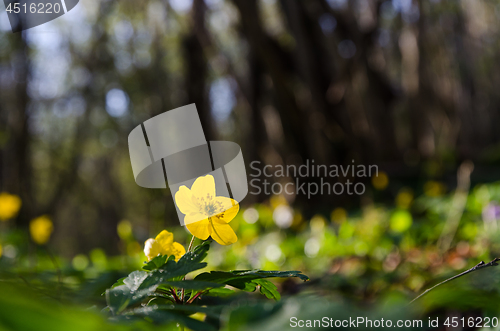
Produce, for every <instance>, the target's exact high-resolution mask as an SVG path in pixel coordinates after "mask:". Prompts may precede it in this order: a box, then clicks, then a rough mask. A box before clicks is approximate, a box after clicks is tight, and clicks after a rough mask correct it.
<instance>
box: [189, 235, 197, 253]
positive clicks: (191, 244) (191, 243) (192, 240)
mask: <svg viewBox="0 0 500 331" xmlns="http://www.w3.org/2000/svg"><path fill="white" fill-rule="evenodd" d="M195 238H196V237H195V236H193V237H192V238H191V242H190V243H189V247H188V252H191V248H193V243H194V239H195Z"/></svg>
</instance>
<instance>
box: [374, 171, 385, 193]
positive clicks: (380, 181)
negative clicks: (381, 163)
mask: <svg viewBox="0 0 500 331" xmlns="http://www.w3.org/2000/svg"><path fill="white" fill-rule="evenodd" d="M372 185H373V187H375V189H377V190H379V191H382V190H384V189H385V188H386V187H387V185H389V177H388V176H387V174H386V173H385V172H383V171H380V172H379V173H378V174H377V176H374V177H372Z"/></svg>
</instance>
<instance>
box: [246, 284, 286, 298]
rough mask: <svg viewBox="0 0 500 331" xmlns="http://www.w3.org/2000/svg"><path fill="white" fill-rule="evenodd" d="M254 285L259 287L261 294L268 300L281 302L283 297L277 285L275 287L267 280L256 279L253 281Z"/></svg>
mask: <svg viewBox="0 0 500 331" xmlns="http://www.w3.org/2000/svg"><path fill="white" fill-rule="evenodd" d="M252 283H255V284H257V285H259V286H260V293H262V294H264V295H265V296H266V297H267V298H268V299H274V300H276V301H279V300H280V299H281V295H280V293H279V292H278V289H277V288H276V285H274V284H273V283H271V282H270V281H268V280H266V279H256V280H254V281H252Z"/></svg>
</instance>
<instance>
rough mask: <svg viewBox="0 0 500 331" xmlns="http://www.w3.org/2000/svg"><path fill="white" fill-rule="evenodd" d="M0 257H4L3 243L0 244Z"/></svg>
mask: <svg viewBox="0 0 500 331" xmlns="http://www.w3.org/2000/svg"><path fill="white" fill-rule="evenodd" d="M0 257H2V245H0Z"/></svg>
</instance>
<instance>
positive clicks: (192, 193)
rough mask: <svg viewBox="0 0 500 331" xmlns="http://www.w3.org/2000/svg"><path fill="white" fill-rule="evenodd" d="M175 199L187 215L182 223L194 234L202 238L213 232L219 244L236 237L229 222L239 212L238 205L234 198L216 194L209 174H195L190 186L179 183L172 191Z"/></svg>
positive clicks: (236, 238)
mask: <svg viewBox="0 0 500 331" xmlns="http://www.w3.org/2000/svg"><path fill="white" fill-rule="evenodd" d="M175 202H176V204H177V207H179V210H180V211H181V212H182V213H183V214H185V215H186V216H185V217H184V224H186V227H187V229H188V230H189V232H191V234H192V235H193V236H195V237H197V238H200V239H202V240H205V239H207V238H208V237H209V236H212V238H213V239H214V240H215V241H216V242H218V243H219V244H221V245H230V244H233V243H235V242H236V241H237V240H238V237H237V236H236V234H235V233H234V231H233V229H232V228H231V226H230V225H229V224H228V223H229V222H231V221H232V220H233V218H234V217H235V216H236V214H238V211H239V209H240V207H239V205H238V203H237V202H236V201H234V200H233V199H230V198H226V197H222V196H219V197H218V196H216V195H215V180H214V177H213V176H212V175H207V176H202V177H199V178H197V179H196V180H195V181H194V183H193V186H192V187H191V190H190V189H188V188H187V187H186V186H181V187H180V188H179V191H177V193H175Z"/></svg>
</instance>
